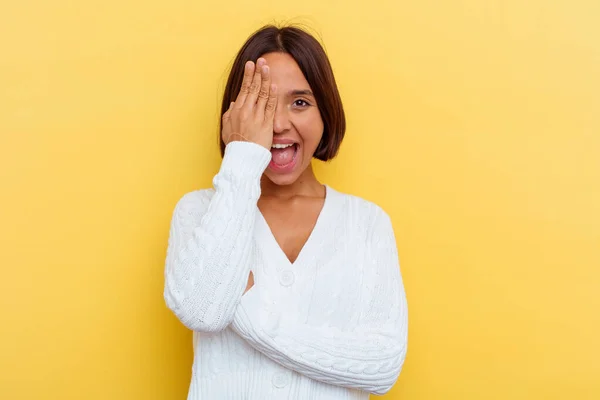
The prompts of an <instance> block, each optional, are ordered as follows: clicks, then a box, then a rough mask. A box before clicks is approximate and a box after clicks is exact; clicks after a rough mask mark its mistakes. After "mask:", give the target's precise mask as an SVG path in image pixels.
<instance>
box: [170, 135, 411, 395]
mask: <svg viewBox="0 0 600 400" xmlns="http://www.w3.org/2000/svg"><path fill="white" fill-rule="evenodd" d="M270 159H271V153H270V152H269V151H268V150H266V149H264V148H263V147H261V146H259V145H256V144H253V143H247V142H231V143H230V144H229V145H227V147H226V149H225V155H224V158H223V161H222V164H221V168H220V170H219V172H218V173H217V175H216V176H215V177H214V179H213V185H214V189H205V190H197V191H192V192H189V193H187V194H185V195H184V196H183V197H182V198H181V199H180V200H179V201H178V203H177V205H176V207H175V210H174V213H173V218H172V222H171V228H170V235H169V244H168V250H167V257H166V267H165V287H164V298H165V301H166V304H167V306H168V307H169V308H170V309H171V310H172V312H173V313H174V314H175V315H176V316H177V318H178V319H179V320H180V321H181V322H182V323H183V324H184V325H185V326H186V327H188V328H189V329H191V330H193V331H194V335H193V336H194V363H193V367H192V379H191V384H190V387H189V394H188V400H221V399H224V400H225V399H252V400H253V399H257V400H258V399H260V400H265V399H300V400H311V399H314V400H324V399H331V400H333V399H335V400H340V399H368V397H369V394H368V393H375V394H382V393H385V392H387V391H388V390H389V389H390V388H391V387H392V386H393V384H394V383H395V382H396V380H397V378H398V375H399V373H400V370H401V368H402V364H403V362H404V358H405V355H406V347H407V305H406V297H405V292H404V286H403V283H402V278H401V275H400V270H399V264H398V254H397V250H396V241H395V238H394V232H393V229H392V225H391V222H390V218H389V217H388V215H387V214H386V213H385V212H384V211H383V210H382V209H381V208H379V207H378V206H377V205H375V204H373V203H370V202H368V201H366V200H363V199H360V198H358V197H355V196H351V195H347V194H343V193H340V192H337V191H336V190H334V189H333V188H331V187H329V186H326V196H325V203H324V205H323V209H322V210H321V213H320V214H319V216H318V219H317V222H316V225H315V227H314V229H313V231H312V233H311V235H310V236H309V238H308V240H307V242H306V244H305V245H304V247H303V248H302V250H301V252H300V254H299V255H298V257H297V259H296V260H295V261H294V262H293V263H291V262H290V261H289V260H288V259H287V257H286V255H285V254H284V252H283V251H282V249H281V248H280V247H279V245H278V244H277V242H276V240H275V238H274V236H273V234H272V232H271V231H270V229H269V226H268V225H267V222H266V220H265V219H264V217H263V216H262V214H261V213H260V211H259V209H258V207H257V202H258V199H259V197H260V194H261V190H260V178H261V175H262V173H263V172H264V170H265V169H266V167H267V165H268V163H269V161H270ZM250 271H252V272H253V274H254V286H253V287H252V288H251V289H250V290H249V291H248V292H246V293H245V294H244V290H245V288H246V284H247V281H248V275H249V273H250Z"/></svg>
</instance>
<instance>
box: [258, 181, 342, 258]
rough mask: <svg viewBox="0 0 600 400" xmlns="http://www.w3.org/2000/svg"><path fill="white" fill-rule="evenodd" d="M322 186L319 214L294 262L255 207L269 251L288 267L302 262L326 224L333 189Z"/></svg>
mask: <svg viewBox="0 0 600 400" xmlns="http://www.w3.org/2000/svg"><path fill="white" fill-rule="evenodd" d="M323 186H324V187H325V200H324V202H323V206H322V207H321V211H319V215H318V216H317V220H316V221H315V225H314V226H313V228H312V230H311V231H310V234H309V235H308V238H307V239H306V241H305V242H304V244H303V245H302V248H301V249H300V252H299V253H298V256H297V257H296V259H295V260H294V262H292V261H290V259H289V258H288V256H287V255H286V254H285V251H284V250H283V248H282V247H281V246H280V245H279V243H278V242H277V239H276V238H275V235H274V234H273V231H272V230H271V227H270V226H269V223H268V222H267V219H266V218H265V216H264V215H263V213H262V212H261V211H260V208H258V206H257V207H256V208H257V212H258V219H259V220H260V221H259V223H260V231H261V232H262V234H263V235H262V236H263V239H264V240H265V241H266V242H267V243H266V244H268V245H269V246H270V247H271V251H272V252H274V253H275V254H277V257H278V258H280V259H281V261H282V262H283V263H285V265H286V266H287V267H289V268H294V267H296V266H298V265H300V264H301V263H302V262H303V260H304V258H306V253H308V252H310V251H312V250H311V248H312V247H313V246H315V244H314V243H318V239H319V238H318V237H319V235H321V231H322V230H323V229H325V227H323V225H324V224H326V219H327V216H328V215H329V214H331V212H330V211H329V208H330V207H331V204H332V200H333V196H334V190H332V189H331V188H330V187H329V186H327V185H323Z"/></svg>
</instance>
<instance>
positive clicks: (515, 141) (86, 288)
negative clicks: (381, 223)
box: [0, 0, 600, 400]
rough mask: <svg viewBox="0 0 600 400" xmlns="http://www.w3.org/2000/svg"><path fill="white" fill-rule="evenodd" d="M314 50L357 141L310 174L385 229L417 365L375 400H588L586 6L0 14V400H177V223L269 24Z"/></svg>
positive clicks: (42, 7) (589, 87)
mask: <svg viewBox="0 0 600 400" xmlns="http://www.w3.org/2000/svg"><path fill="white" fill-rule="evenodd" d="M290 18H293V20H294V21H296V22H304V23H307V24H309V25H310V26H311V27H313V28H315V29H316V30H317V31H318V32H320V34H321V35H322V38H323V40H324V42H325V44H326V48H327V50H328V52H329V54H330V56H331V60H332V63H333V65H334V68H335V72H336V74H337V79H338V81H339V86H340V90H341V93H342V96H343V99H344V101H345V107H346V111H347V116H348V132H347V139H346V141H345V142H344V145H343V148H342V151H341V154H340V156H339V158H338V159H336V160H335V161H334V162H332V163H331V164H321V163H319V164H317V172H318V175H319V176H320V177H321V178H322V179H323V180H324V181H326V182H327V183H329V184H330V185H332V186H334V187H336V188H337V189H338V190H342V191H346V192H349V193H353V194H358V195H360V196H363V197H365V198H367V199H370V200H373V201H375V202H377V203H379V204H380V205H382V206H383V207H384V208H385V209H386V210H387V211H388V212H389V214H390V215H391V216H392V219H393V222H394V226H395V229H396V234H397V239H398V247H399V251H400V255H401V265H402V272H403V275H404V280H405V284H406V289H407V294H408V300H409V307H410V332H409V351H408V358H407V361H406V364H405V368H404V371H403V372H402V375H401V378H400V380H399V382H398V384H397V385H396V387H395V388H394V389H393V390H392V392H390V393H389V394H388V395H387V396H386V397H385V398H386V399H406V400H438V399H440V400H447V399H450V400H453V399H456V400H476V399H477V400H478V399H485V400H489V399H502V400H506V399H511V400H515V399H561V400H562V399H569V400H570V399H576V400H580V399H598V398H600V361H599V360H600V344H599V343H600V340H599V337H600V116H599V114H600V24H598V21H599V20H600V2H598V1H597V0H587V1H584V0H579V1H570V0H556V1H552V2H548V1H546V0H530V1H526V2H525V1H521V0H518V1H517V0H507V1H480V0H462V1H459V0H454V1H434V0H425V1H419V2H408V1H406V2H398V1H392V0H390V1H369V2H363V1H360V2H358V1H356V2H349V1H328V2H322V1H320V0H305V1H302V2H281V1H267V0H263V1H241V0H230V1H226V2H220V3H219V2H204V1H189V0H170V1H168V2H167V1H157V0H149V1H148V0H146V1H141V0H133V1H128V2H122V1H117V0H103V1H99V0H93V1H86V2H72V1H66V0H56V1H46V2H41V1H38V2H34V1H31V0H21V1H15V2H11V3H9V2H7V1H5V2H3V4H2V6H0V134H1V136H0V177H1V185H2V186H1V187H2V197H1V199H2V200H1V207H0V221H1V223H2V229H1V231H0V243H1V253H0V257H1V261H0V262H1V265H2V278H1V280H0V306H1V310H2V319H1V321H2V322H1V327H0V398H1V399H7V400H9V399H10V400H12V399H15V400H16V399H53V400H54V399H57V400H58V399H61V400H64V399H86V400H87V399H90V400H95V399H111V400H121V399H122V400H125V399H127V400H131V399H145V400H149V399H184V398H185V396H186V391H187V386H188V383H189V379H190V365H191V356H192V354H191V351H192V347H191V334H190V332H188V331H186V330H185V328H183V327H182V326H181V325H180V324H179V323H178V321H177V320H176V319H175V317H173V316H172V315H171V314H170V313H169V312H168V311H167V309H166V307H165V306H164V303H163V299H162V285H163V276H162V273H163V265H164V264H163V263H164V257H165V249H166V243H167V237H168V224H169V219H170V216H171V212H172V210H173V207H174V205H175V203H176V201H177V200H178V199H179V198H180V197H181V196H182V195H183V194H184V193H185V192H187V191H190V190H194V189H197V188H201V187H208V186H210V185H211V178H212V176H213V175H214V173H215V172H216V171H217V169H218V166H219V161H220V158H219V155H218V150H217V145H216V126H217V120H218V114H217V104H218V100H219V96H220V90H221V89H222V87H223V78H224V77H225V74H226V70H227V67H228V65H229V63H230V61H231V60H232V58H233V56H234V55H235V52H236V51H237V49H238V47H239V46H240V45H241V44H242V43H243V41H244V40H245V39H246V37H247V35H248V34H250V33H251V32H252V31H253V30H255V29H256V28H258V27H259V26H260V25H261V24H262V23H266V22H271V21H273V20H277V21H282V20H288V19H290Z"/></svg>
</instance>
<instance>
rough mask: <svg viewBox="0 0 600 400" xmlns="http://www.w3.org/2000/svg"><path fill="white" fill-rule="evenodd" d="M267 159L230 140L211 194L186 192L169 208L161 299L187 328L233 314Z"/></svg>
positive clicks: (212, 327)
mask: <svg viewBox="0 0 600 400" xmlns="http://www.w3.org/2000/svg"><path fill="white" fill-rule="evenodd" d="M270 160H271V153H270V152H269V151H268V150H267V149H265V148H264V147H262V146H260V145H257V144H254V143H250V142H231V143H229V144H228V145H227V147H226V149H225V155H224V157H223V161H222V164H221V168H220V170H219V172H218V173H217V175H216V176H215V177H214V179H213V184H214V188H215V192H214V195H213V196H212V198H210V197H209V196H208V194H209V192H208V191H202V192H200V193H198V192H193V193H188V194H187V195H185V196H183V197H182V198H181V200H180V201H179V202H178V203H177V205H176V207H175V211H174V213H173V218H172V221H171V229H170V234H169V244H168V249H167V258H166V267H165V288H164V298H165V301H166V303H167V306H168V307H169V308H170V309H171V310H172V311H173V313H174V314H175V315H176V316H177V318H179V320H180V321H181V322H182V323H183V324H184V325H185V326H187V327H188V328H190V329H192V330H196V331H205V332H216V331H221V330H223V329H225V327H227V326H228V325H229V324H230V322H231V320H232V319H233V315H234V313H235V310H236V307H237V305H238V303H239V301H240V298H241V296H242V293H243V292H244V289H245V287H246V284H247V282H248V274H249V272H250V267H251V260H252V258H253V257H252V254H251V251H252V248H251V246H252V234H253V231H254V221H255V218H256V212H257V202H258V198H259V197H260V177H261V175H262V173H263V172H264V170H265V169H266V167H267V165H268V163H269V161H270ZM194 220H195V221H198V220H200V223H199V224H198V223H197V222H194Z"/></svg>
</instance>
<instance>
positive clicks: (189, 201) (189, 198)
mask: <svg viewBox="0 0 600 400" xmlns="http://www.w3.org/2000/svg"><path fill="white" fill-rule="evenodd" d="M214 194H215V190H214V189H213V188H208V189H196V190H192V191H189V192H187V193H184V194H183V195H182V196H181V197H180V198H179V200H178V201H177V203H176V204H175V212H176V213H181V212H183V213H187V214H189V213H193V212H194V211H196V212H203V211H204V210H206V209H207V208H208V204H209V203H210V200H211V199H212V197H213V195H214Z"/></svg>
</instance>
